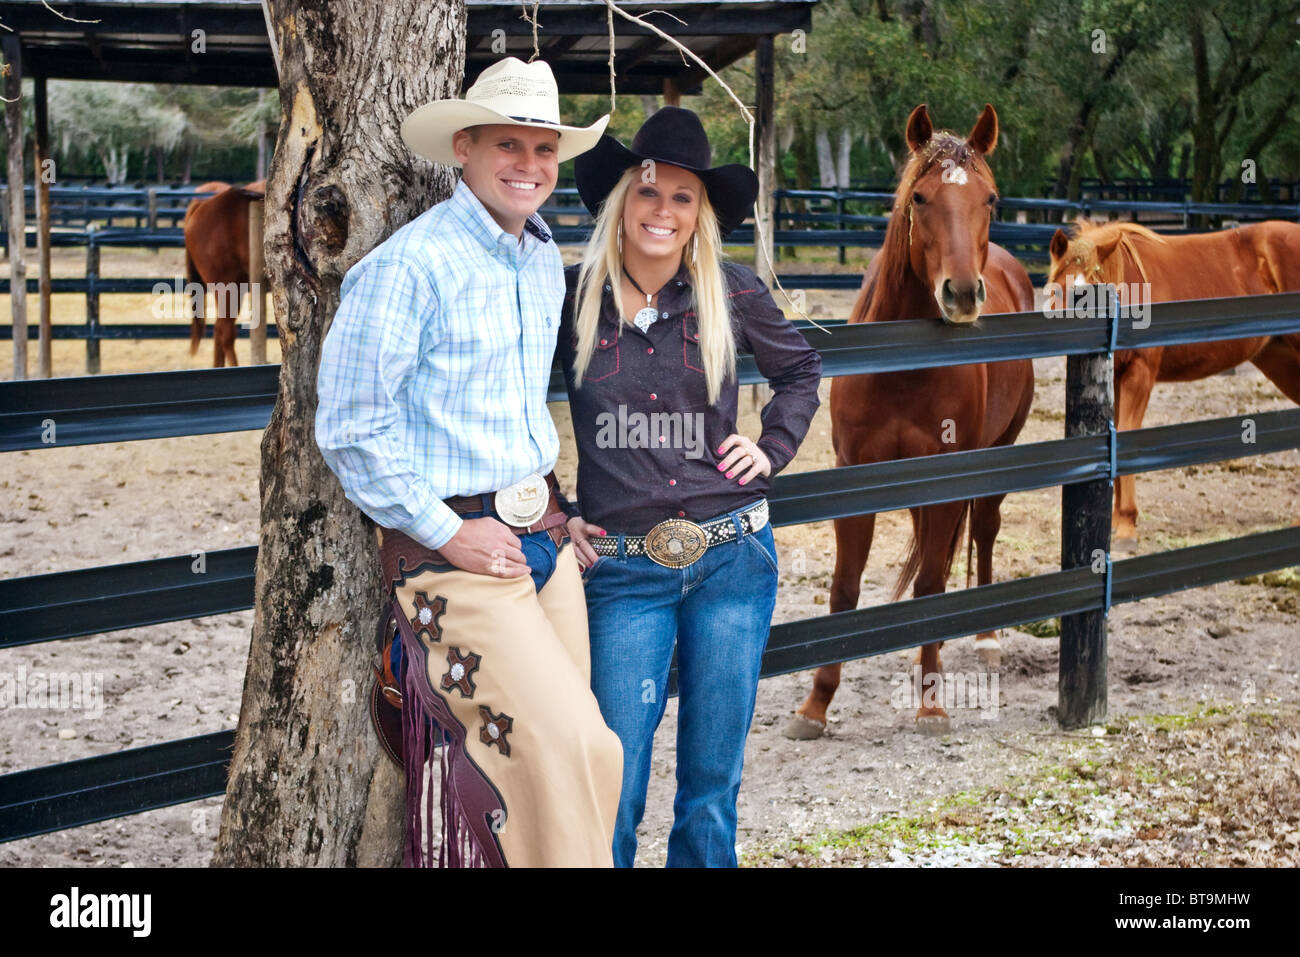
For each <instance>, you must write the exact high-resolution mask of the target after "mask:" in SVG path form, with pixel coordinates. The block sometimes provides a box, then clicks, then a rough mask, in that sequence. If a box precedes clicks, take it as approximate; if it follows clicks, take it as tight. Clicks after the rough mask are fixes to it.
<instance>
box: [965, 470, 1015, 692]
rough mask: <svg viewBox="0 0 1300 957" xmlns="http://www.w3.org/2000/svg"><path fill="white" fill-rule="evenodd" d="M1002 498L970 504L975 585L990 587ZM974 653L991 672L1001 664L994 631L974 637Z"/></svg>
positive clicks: (988, 497) (998, 645)
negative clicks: (974, 553) (974, 554)
mask: <svg viewBox="0 0 1300 957" xmlns="http://www.w3.org/2000/svg"><path fill="white" fill-rule="evenodd" d="M1004 498H1006V496H1005V495H989V496H987V497H985V498H977V499H975V500H974V501H973V502H972V503H971V518H970V523H971V538H972V539H973V540H974V542H975V552H976V556H977V561H976V579H975V580H976V584H977V585H980V586H983V585H991V584H993V543H994V541H996V540H997V537H998V530H999V529H1001V528H1002V500H1003V499H1004ZM975 654H976V655H977V656H979V659H980V661H981V662H983V664H984V667H986V668H988V669H989V670H990V671H992V670H995V669H996V668H998V667H999V666H1000V665H1001V664H1002V646H1001V645H1000V644H999V643H998V633H997V632H996V631H981V632H980V633H979V634H978V635H976V636H975Z"/></svg>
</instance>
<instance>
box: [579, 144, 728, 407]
mask: <svg viewBox="0 0 1300 957" xmlns="http://www.w3.org/2000/svg"><path fill="white" fill-rule="evenodd" d="M640 178H641V167H639V166H632V167H630V168H628V170H627V171H626V172H625V173H624V174H623V175H622V177H621V178H620V179H619V181H618V183H617V184H615V186H614V188H613V189H612V190H610V192H609V196H608V197H606V199H605V202H604V205H603V206H601V209H600V214H599V215H598V216H597V217H596V224H595V226H594V228H593V229H592V231H591V239H590V240H589V241H588V242H587V248H586V249H585V250H584V252H583V257H582V265H581V267H580V268H579V269H578V283H577V289H576V291H575V293H574V302H575V303H576V310H575V312H576V315H575V317H574V328H575V330H576V332H577V336H578V344H577V350H576V354H575V356H574V360H573V382H574V385H575V387H577V388H581V387H582V377H583V375H584V374H585V373H586V371H587V366H588V364H589V363H590V362H591V356H592V353H593V352H594V351H595V348H596V332H597V326H598V325H599V324H600V306H601V290H602V288H603V287H604V285H605V282H606V280H610V283H609V285H610V289H611V290H612V292H613V294H614V307H615V309H616V310H617V311H618V314H619V316H620V317H622V322H623V324H626V325H628V326H631V325H633V323H632V320H631V318H629V316H628V314H627V310H626V309H624V308H623V293H622V282H621V281H618V279H611V277H619V278H621V274H622V260H621V257H620V256H619V251H618V224H619V222H620V221H621V220H622V219H623V203H624V201H625V200H626V199H627V194H628V190H630V189H631V188H632V185H633V184H634V183H636V182H637V181H639V180H640ZM694 242H695V243H696V244H697V252H696V256H697V257H698V261H697V262H692V261H691V258H690V255H689V251H690V246H691V244H690V243H689V242H688V243H687V244H686V247H685V249H683V250H682V257H683V260H684V261H685V263H686V268H687V269H688V270H689V272H690V274H691V287H692V290H693V296H694V306H695V316H696V321H697V323H698V327H699V331H700V359H701V366H702V367H703V369H704V382H705V385H706V386H707V388H708V401H709V405H714V404H715V403H716V402H717V401H718V396H719V395H721V393H722V386H723V384H724V383H725V382H726V381H727V380H728V379H730V378H734V377H735V374H736V340H735V337H734V335H733V334H732V330H731V311H730V309H729V305H728V302H729V301H728V298H727V289H726V283H725V281H724V279H723V275H722V263H723V260H724V256H723V250H722V235H721V233H720V232H719V230H718V216H717V213H715V212H714V210H713V205H712V204H711V203H710V202H709V197H708V195H707V193H705V192H704V191H701V193H700V207H699V216H698V218H697V220H696V223H695V239H694ZM622 334H623V329H622V324H620V327H619V335H622Z"/></svg>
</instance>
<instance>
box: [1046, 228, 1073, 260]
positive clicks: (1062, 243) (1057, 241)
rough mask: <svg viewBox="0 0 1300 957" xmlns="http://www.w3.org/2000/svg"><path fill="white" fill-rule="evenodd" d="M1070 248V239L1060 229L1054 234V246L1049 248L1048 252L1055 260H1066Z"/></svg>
mask: <svg viewBox="0 0 1300 957" xmlns="http://www.w3.org/2000/svg"><path fill="white" fill-rule="evenodd" d="M1069 248H1070V239H1069V237H1068V236H1066V235H1065V230H1063V229H1058V230H1057V231H1056V232H1054V233H1052V245H1051V246H1050V247H1048V251H1049V252H1050V253H1051V254H1052V258H1053V259H1064V258H1065V253H1066V251H1067V250H1068V249H1069Z"/></svg>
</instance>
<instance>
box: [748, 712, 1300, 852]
mask: <svg viewBox="0 0 1300 957" xmlns="http://www.w3.org/2000/svg"><path fill="white" fill-rule="evenodd" d="M1298 721H1300V715H1298V714H1296V713H1293V710H1292V711H1288V712H1287V713H1286V714H1282V713H1279V712H1276V711H1275V710H1262V709H1247V708H1245V707H1238V706H1235V705H1231V704H1228V705H1212V704H1206V703H1191V704H1190V705H1189V711H1188V713H1186V714H1172V713H1171V714H1155V715H1129V716H1118V717H1116V718H1114V719H1113V720H1112V721H1111V722H1110V723H1109V724H1108V725H1107V731H1108V734H1107V735H1105V736H1102V737H1093V736H1091V735H1089V736H1087V737H1083V736H1075V735H1070V736H1068V738H1064V739H1061V740H1060V742H1059V744H1064V748H1063V749H1060V750H1056V751H1055V753H1053V746H1051V745H1049V746H1048V749H1047V751H1046V753H1045V754H1044V758H1045V760H1044V761H1043V762H1042V763H1041V764H1039V765H1037V766H1035V767H1033V769H1032V770H1030V771H1028V772H1026V773H1023V774H1009V775H1007V776H1006V777H1005V778H1004V779H1003V780H1002V781H1001V782H1000V783H999V784H996V785H993V786H990V787H988V788H985V789H983V790H963V791H960V792H958V793H955V794H953V795H951V796H948V797H945V798H941V799H938V800H933V801H929V802H926V803H925V804H922V805H919V806H918V807H916V808H913V809H912V810H910V811H905V812H904V813H903V814H900V815H898V816H895V817H886V818H883V819H881V820H879V821H876V822H873V823H872V824H869V825H864V826H861V827H855V828H850V829H848V830H844V831H830V832H823V833H821V834H819V835H817V836H816V837H814V838H805V839H802V840H797V841H792V842H789V843H787V844H784V845H779V846H771V847H768V848H765V849H762V850H757V849H756V850H755V851H752V852H749V853H747V854H745V855H744V858H743V861H742V863H744V864H745V865H747V866H756V865H757V866H762V865H772V864H778V865H794V866H820V865H827V864H840V865H858V866H860V865H863V864H873V863H888V862H891V861H894V862H898V863H901V864H904V865H907V864H913V865H926V864H931V865H934V864H938V865H944V864H951V863H954V862H960V863H975V864H994V863H1000V864H1015V863H1017V862H1018V861H1022V860H1027V861H1029V862H1030V863H1033V864H1037V865H1043V864H1046V865H1049V866H1050V865H1052V864H1053V863H1057V862H1062V861H1065V860H1068V859H1069V858H1071V857H1072V856H1083V857H1086V858H1089V859H1091V860H1093V861H1094V862H1096V863H1100V864H1103V865H1112V866H1113V865H1117V864H1128V865H1132V864H1133V863H1146V864H1148V865H1149V864H1159V865H1165V866H1187V865H1189V864H1197V863H1213V864H1215V866H1223V865H1225V864H1251V863H1256V864H1258V863H1265V864H1275V865H1282V866H1295V864H1296V863H1297V862H1300V859H1297V857H1296V854H1297V849H1296V846H1295V845H1296V842H1295V841H1294V839H1293V838H1291V837H1290V836H1289V834H1290V831H1289V830H1288V827H1287V825H1286V821H1290V820H1294V819H1295V818H1294V817H1288V816H1287V815H1288V814H1291V813H1292V811H1293V810H1294V809H1295V808H1298V807H1300V797H1297V796H1296V794H1295V792H1294V788H1293V787H1291V786H1290V781H1291V773H1292V772H1291V770H1290V762H1289V761H1279V760H1278V758H1277V756H1279V755H1286V754H1289V752H1288V750H1287V748H1288V745H1287V744H1286V743H1285V741H1284V740H1283V739H1284V738H1285V737H1286V735H1287V734H1288V733H1291V731H1290V729H1294V728H1296V727H1297V722H1298ZM1067 742H1068V743H1067ZM1243 751H1244V752H1245V753H1250V754H1253V755H1258V756H1259V763H1258V765H1257V766H1255V767H1249V768H1248V767H1243V766H1241V764H1240V762H1239V761H1235V760H1233V759H1232V758H1233V756H1234V755H1237V754H1240V753H1243ZM1284 794H1290V795H1291V796H1290V797H1280V795H1284ZM1265 798H1267V800H1265ZM1278 801H1281V804H1282V805H1285V807H1282V808H1281V810H1280V811H1279V809H1278V808H1275V807H1274V806H1273V805H1274V804H1277V802H1278Z"/></svg>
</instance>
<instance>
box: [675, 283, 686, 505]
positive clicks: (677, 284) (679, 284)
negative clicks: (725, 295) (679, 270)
mask: <svg viewBox="0 0 1300 957" xmlns="http://www.w3.org/2000/svg"><path fill="white" fill-rule="evenodd" d="M681 284H682V281H681V280H680V279H679V280H677V285H679V286H680V285H681ZM677 514H679V515H685V514H686V513H685V512H678V513H677Z"/></svg>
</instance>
